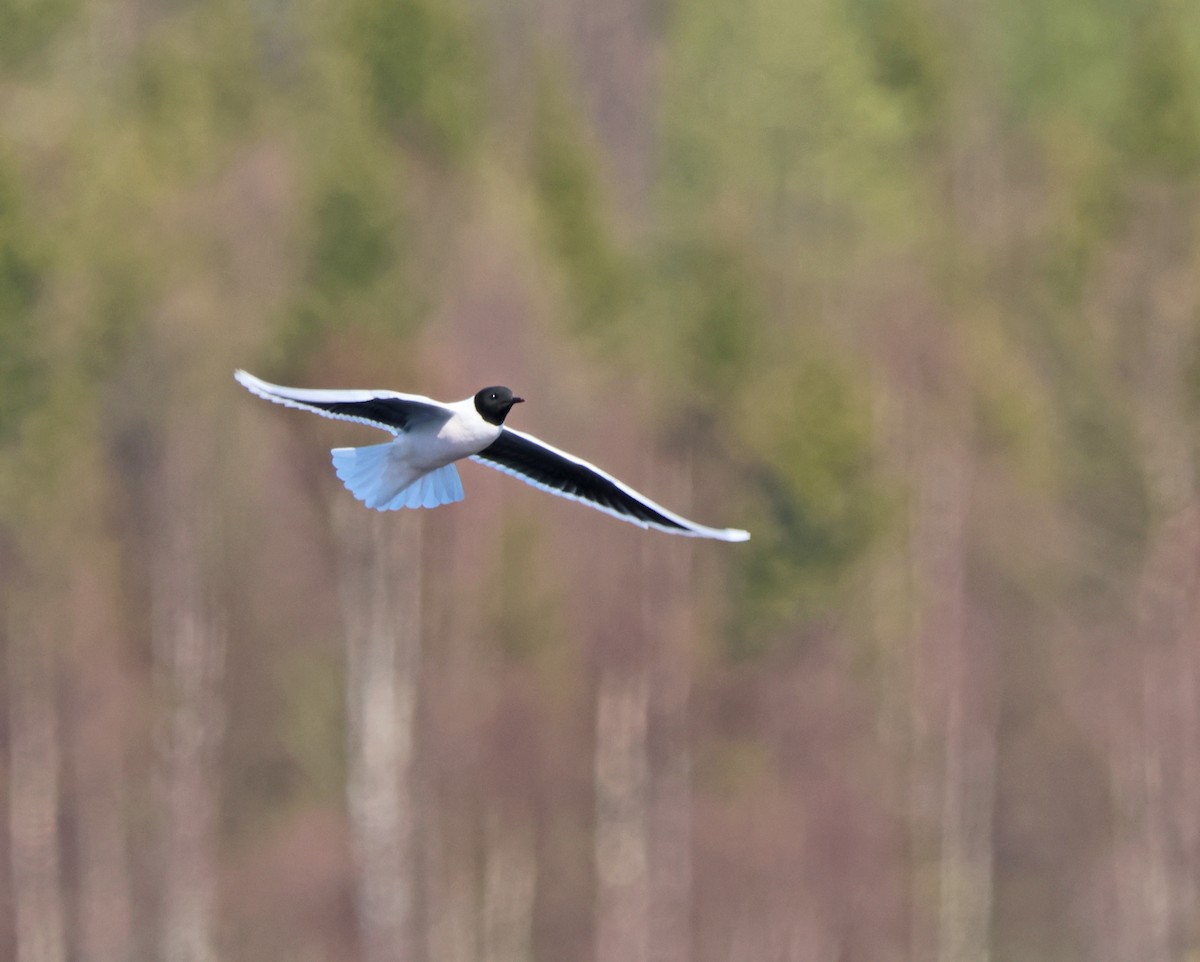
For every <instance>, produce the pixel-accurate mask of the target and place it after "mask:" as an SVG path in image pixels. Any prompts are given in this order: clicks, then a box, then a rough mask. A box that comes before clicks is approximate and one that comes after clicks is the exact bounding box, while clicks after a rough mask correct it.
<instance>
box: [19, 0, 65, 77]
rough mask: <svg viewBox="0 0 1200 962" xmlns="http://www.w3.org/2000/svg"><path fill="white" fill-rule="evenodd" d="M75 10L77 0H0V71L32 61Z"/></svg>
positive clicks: (26, 64) (47, 45) (42, 51)
mask: <svg viewBox="0 0 1200 962" xmlns="http://www.w3.org/2000/svg"><path fill="white" fill-rule="evenodd" d="M78 11H79V0H0V73H9V72H12V71H14V70H17V69H21V68H24V67H27V66H28V65H30V64H31V63H32V62H34V61H36V60H37V59H38V58H39V57H40V56H41V55H42V54H43V53H44V52H45V51H46V49H47V48H48V47H49V46H50V44H51V42H52V41H53V40H54V39H55V38H56V37H57V36H58V35H59V33H60V32H61V31H62V30H63V29H64V28H65V27H66V26H67V25H68V24H69V23H70V22H71V21H72V20H73V19H74V18H75V16H76V15H77V13H78Z"/></svg>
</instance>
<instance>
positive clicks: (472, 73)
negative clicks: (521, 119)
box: [341, 0, 484, 158]
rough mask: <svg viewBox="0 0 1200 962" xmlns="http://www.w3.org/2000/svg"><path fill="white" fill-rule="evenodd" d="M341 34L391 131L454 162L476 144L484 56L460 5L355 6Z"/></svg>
mask: <svg viewBox="0 0 1200 962" xmlns="http://www.w3.org/2000/svg"><path fill="white" fill-rule="evenodd" d="M341 34H342V37H343V43H344V45H345V48H346V51H347V52H348V53H349V54H350V56H351V57H352V58H353V59H354V60H355V62H356V63H358V64H359V66H360V68H361V70H362V72H363V75H364V79H365V83H366V90H367V94H368V99H369V102H370V105H371V109H372V111H373V113H374V115H375V117H376V119H377V121H378V122H379V123H380V124H381V125H382V126H383V127H384V128H386V129H387V130H389V131H391V132H392V133H394V134H396V135H397V136H399V137H401V139H403V140H405V141H406V142H410V143H412V144H413V145H414V146H417V147H419V148H422V149H424V150H429V151H432V152H433V153H434V154H437V155H441V156H443V157H448V158H459V157H462V156H463V155H465V154H466V153H467V152H468V151H469V150H470V149H471V147H472V146H473V145H474V144H475V143H476V142H477V139H478V135H479V129H480V123H481V120H482V116H481V99H482V98H481V89H482V84H483V82H484V81H483V77H484V74H483V64H482V62H481V61H482V55H483V51H482V48H481V46H480V43H479V41H478V39H477V37H476V36H475V34H474V32H473V30H472V27H471V25H470V23H469V21H468V20H467V18H466V17H465V16H464V15H463V13H462V12H461V11H460V10H459V8H458V7H457V5H456V4H454V3H447V2H442V0H351V2H350V3H349V4H348V5H347V6H346V8H345V12H344V21H343V26H342V31H341Z"/></svg>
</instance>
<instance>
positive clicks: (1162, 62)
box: [1117, 4, 1200, 179]
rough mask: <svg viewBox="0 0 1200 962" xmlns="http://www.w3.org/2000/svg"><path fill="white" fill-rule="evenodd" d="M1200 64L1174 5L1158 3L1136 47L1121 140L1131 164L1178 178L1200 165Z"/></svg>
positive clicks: (1140, 31)
mask: <svg viewBox="0 0 1200 962" xmlns="http://www.w3.org/2000/svg"><path fill="white" fill-rule="evenodd" d="M1198 67H1200V64H1197V63H1196V62H1195V60H1194V59H1193V57H1192V56H1191V55H1190V52H1189V50H1188V49H1187V47H1186V46H1185V44H1184V43H1183V41H1182V39H1181V32H1180V24H1179V23H1178V22H1177V20H1176V18H1175V17H1173V16H1172V15H1171V8H1170V7H1168V6H1166V5H1164V4H1158V5H1156V6H1155V7H1154V8H1153V9H1152V10H1151V11H1150V12H1149V13H1147V14H1146V15H1145V17H1144V18H1143V20H1142V22H1141V23H1140V24H1139V25H1138V27H1137V29H1136V31H1135V33H1134V37H1133V42H1132V44H1131V47H1130V54H1129V64H1128V71H1129V73H1128V80H1127V83H1126V86H1125V99H1124V103H1123V109H1122V110H1121V114H1120V125H1119V126H1118V128H1117V141H1118V145H1119V147H1120V148H1121V150H1122V152H1123V153H1124V154H1125V156H1126V157H1127V158H1128V160H1129V163H1130V164H1131V165H1133V166H1134V167H1135V168H1142V169H1145V170H1148V171H1152V172H1154V173H1157V174H1162V175H1165V176H1168V177H1172V178H1177V179H1194V178H1195V176H1196V174H1197V171H1198V170H1200V86H1198V85H1200V69H1198Z"/></svg>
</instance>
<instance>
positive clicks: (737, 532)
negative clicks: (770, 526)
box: [721, 528, 750, 541]
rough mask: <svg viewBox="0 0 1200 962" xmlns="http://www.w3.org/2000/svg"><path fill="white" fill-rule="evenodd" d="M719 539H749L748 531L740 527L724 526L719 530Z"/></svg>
mask: <svg viewBox="0 0 1200 962" xmlns="http://www.w3.org/2000/svg"><path fill="white" fill-rule="evenodd" d="M721 540H723V541H749V540H750V532H749V531H743V530H742V529H741V528H726V529H725V530H724V531H722V532H721Z"/></svg>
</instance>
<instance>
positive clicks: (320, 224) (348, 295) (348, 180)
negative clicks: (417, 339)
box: [277, 150, 417, 367]
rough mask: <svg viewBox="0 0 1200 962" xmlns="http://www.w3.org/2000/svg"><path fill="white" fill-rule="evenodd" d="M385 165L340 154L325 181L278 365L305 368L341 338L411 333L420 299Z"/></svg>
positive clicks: (367, 155) (365, 155) (316, 195)
mask: <svg viewBox="0 0 1200 962" xmlns="http://www.w3.org/2000/svg"><path fill="white" fill-rule="evenodd" d="M387 174H388V167H387V165H386V162H385V161H383V160H382V159H381V158H379V157H377V156H375V155H374V154H373V153H372V152H371V151H368V150H364V151H362V152H361V153H360V154H359V155H358V156H357V157H355V158H354V159H350V157H349V155H348V154H341V155H339V157H338V162H337V163H335V164H333V165H331V168H330V170H329V171H328V172H327V173H325V174H324V175H321V176H319V177H318V184H317V186H316V187H315V188H314V190H313V196H312V201H311V204H312V207H311V215H310V217H311V220H310V228H309V231H308V232H307V237H306V244H305V246H306V251H305V254H304V267H303V283H302V284H301V285H299V286H298V289H297V291H296V294H295V297H294V299H293V302H292V304H291V305H290V307H289V308H288V311H287V318H286V321H285V323H284V325H283V327H282V329H281V331H280V333H279V340H278V342H277V348H278V351H279V354H280V357H279V358H278V360H279V362H280V363H281V364H282V365H283V366H284V367H295V366H302V365H303V363H304V362H305V360H306V359H307V358H308V357H309V356H311V355H312V354H313V353H314V352H315V351H317V350H319V349H320V348H321V347H322V346H323V344H324V343H325V341H326V338H327V337H328V336H330V335H332V334H334V333H337V332H342V333H345V332H347V331H349V330H353V329H357V330H358V331H359V332H363V331H366V330H368V329H370V330H374V331H376V332H379V333H382V334H385V335H395V334H402V333H406V332H408V331H409V330H411V327H412V324H413V322H414V319H415V314H416V305H417V298H416V295H415V294H414V293H413V292H412V291H411V290H410V289H409V285H408V284H407V283H406V280H405V278H406V273H405V266H406V261H405V258H404V250H403V243H402V236H403V224H404V221H403V218H402V216H401V214H400V211H399V209H398V203H399V202H398V199H397V198H396V197H395V196H393V194H392V191H391V190H390V189H389V188H388V186H387V183H386V179H385V178H386V177H387Z"/></svg>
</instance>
